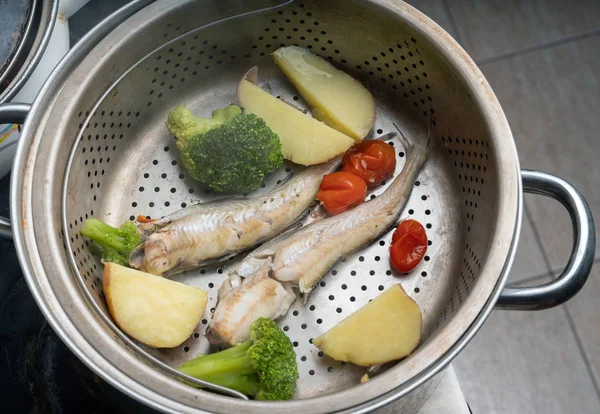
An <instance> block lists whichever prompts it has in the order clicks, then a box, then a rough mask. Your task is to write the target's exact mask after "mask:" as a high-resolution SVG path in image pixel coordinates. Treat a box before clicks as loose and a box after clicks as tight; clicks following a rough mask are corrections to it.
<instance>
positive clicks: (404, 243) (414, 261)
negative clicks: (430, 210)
mask: <svg viewBox="0 0 600 414" xmlns="http://www.w3.org/2000/svg"><path fill="white" fill-rule="evenodd" d="M426 251H427V233H425V229H424V228H423V226H422V225H421V223H419V222H418V221H416V220H404V221H402V222H401V223H400V224H399V225H398V227H397V228H396V231H394V235H393V236H392V245H391V246H390V264H391V265H392V268H393V269H394V270H395V271H396V272H399V273H408V272H410V271H411V270H413V269H414V268H415V267H417V265H418V264H419V262H421V259H423V256H425V252H426Z"/></svg>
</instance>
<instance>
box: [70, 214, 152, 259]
mask: <svg viewBox="0 0 600 414" xmlns="http://www.w3.org/2000/svg"><path fill="white" fill-rule="evenodd" d="M81 234H82V235H84V236H85V237H87V238H88V239H92V240H93V241H94V242H96V243H97V244H98V245H100V247H102V261H103V262H105V263H106V262H113V263H117V264H120V265H125V266H126V265H128V263H129V255H130V254H131V252H132V251H133V250H134V249H135V248H136V247H137V246H139V245H140V244H141V243H142V237H141V236H140V235H139V233H138V231H137V227H136V226H135V224H133V223H132V222H131V221H127V222H125V223H123V225H122V226H121V227H119V228H118V229H117V228H115V227H112V226H109V225H108V224H106V223H105V222H103V221H102V220H98V219H94V218H91V219H89V220H86V222H85V223H84V224H83V227H82V228H81Z"/></svg>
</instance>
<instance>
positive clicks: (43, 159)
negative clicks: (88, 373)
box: [0, 0, 595, 413]
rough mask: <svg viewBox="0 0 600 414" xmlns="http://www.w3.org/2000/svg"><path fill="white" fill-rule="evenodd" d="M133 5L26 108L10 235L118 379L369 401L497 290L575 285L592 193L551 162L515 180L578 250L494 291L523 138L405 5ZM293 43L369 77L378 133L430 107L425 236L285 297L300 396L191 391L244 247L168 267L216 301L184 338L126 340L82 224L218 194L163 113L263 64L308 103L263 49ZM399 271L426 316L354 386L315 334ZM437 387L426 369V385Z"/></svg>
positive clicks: (516, 224)
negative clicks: (550, 278) (195, 367)
mask: <svg viewBox="0 0 600 414" xmlns="http://www.w3.org/2000/svg"><path fill="white" fill-rule="evenodd" d="M145 3H148V2H147V1H145V2H144V1H138V2H134V3H132V4H131V5H129V6H127V7H126V8H124V9H122V10H120V11H119V12H117V13H115V14H114V15H113V16H111V17H110V18H109V19H107V20H106V21H105V22H103V23H102V24H101V25H100V26H99V27H97V28H96V29H94V30H93V31H92V32H91V33H90V34H89V35H88V36H87V37H86V38H85V39H84V40H83V41H82V42H81V43H80V44H79V45H78V46H77V47H76V48H75V49H74V50H73V51H71V52H70V54H69V55H68V57H67V58H66V59H65V60H64V61H63V62H62V63H61V65H60V66H59V67H58V68H57V70H56V71H55V73H54V75H53V76H52V77H51V79H50V80H49V81H48V83H47V84H46V85H45V87H44V89H43V90H42V92H41V93H40V96H38V98H37V100H36V102H35V104H34V106H33V108H32V109H31V110H30V112H29V116H28V117H27V120H26V122H25V129H24V131H23V136H22V140H21V142H20V144H19V150H18V154H17V160H16V163H15V168H14V172H13V178H12V194H11V196H12V209H11V213H12V225H13V232H14V237H15V242H16V245H17V247H18V251H19V256H20V259H21V263H22V266H23V268H24V273H25V274H26V277H27V280H28V283H29V286H30V288H31V290H32V292H33V294H34V296H35V297H36V300H37V302H38V304H39V305H40V307H41V308H42V310H43V311H44V313H45V316H46V317H47V318H48V320H49V321H50V322H51V324H52V326H53V327H54V329H55V330H56V331H57V332H58V334H59V335H60V336H61V337H62V339H63V340H64V341H65V342H66V343H67V344H68V345H69V346H70V348H71V349H72V350H73V351H74V352H75V353H76V354H77V355H78V356H79V357H80V358H81V359H82V360H83V361H84V362H85V363H87V364H88V365H89V366H90V367H91V368H93V369H94V370H95V371H96V372H97V373H99V374H100V375H101V376H102V377H103V378H105V379H106V380H108V381H109V382H111V383H112V384H113V385H115V386H117V387H119V388H120V389H122V390H124V391H125V392H127V393H128V394H130V395H132V396H134V397H135V398H137V399H139V400H141V401H143V402H145V403H147V404H148V405H151V406H153V407H155V408H158V409H160V410H164V411H170V412H186V413H187V412H190V413H191V412H219V413H226V412H242V413H255V412H256V413H258V412H264V411H265V410H272V411H274V412H283V411H284V410H285V411H286V412H289V413H324V412H334V411H352V412H366V411H369V410H371V409H374V408H376V407H379V406H382V405H384V404H386V403H388V402H390V401H392V400H394V399H396V398H399V397H402V396H406V394H407V393H409V392H410V391H412V390H414V389H415V388H417V387H418V386H420V385H422V384H424V383H426V381H427V380H430V379H431V378H433V377H434V375H435V374H436V373H437V372H439V371H440V370H441V369H442V368H443V367H444V366H445V365H446V364H447V363H448V362H449V361H450V360H451V359H452V358H453V357H454V356H455V355H456V354H457V353H458V352H459V351H460V350H461V349H462V347H463V346H464V345H465V344H466V343H467V342H468V340H469V339H470V338H471V337H472V336H473V335H474V334H475V332H476V331H477V329H478V328H479V327H480V326H481V324H482V323H483V321H484V320H485V318H486V317H487V315H488V314H489V312H490V311H491V309H492V307H493V306H494V305H495V304H497V303H498V304H499V305H500V306H502V307H505V308H512V309H534V308H535V309H541V308H546V307H550V306H555V305H557V304H560V303H562V302H564V301H566V300H568V299H569V298H570V297H571V296H573V295H574V294H575V293H576V292H577V291H578V290H579V289H580V288H581V286H582V285H583V283H584V282H585V279H586V278H587V274H588V273H589V270H590V267H591V262H592V260H593V251H594V244H595V240H594V231H593V222H592V219H591V214H590V212H589V209H588V208H587V205H586V204H585V201H584V200H583V199H582V198H581V196H580V195H579V193H578V192H577V191H576V190H575V189H573V188H572V187H571V186H569V185H568V184H567V183H565V182H564V181H562V180H560V179H558V178H556V177H552V176H549V175H546V174H542V173H535V172H527V173H525V172H524V173H523V179H524V180H525V187H526V190H530V191H535V192H538V193H543V194H546V195H549V196H552V197H555V198H557V199H560V200H561V201H562V202H563V203H564V204H565V206H566V207H567V210H568V211H569V213H570V214H571V216H572V217H573V222H574V231H575V248H574V250H573V255H572V258H571V260H570V262H569V263H568V265H567V267H566V270H565V272H564V274H563V275H562V276H561V278H559V280H557V281H555V282H553V283H551V284H549V285H546V286H542V287H535V288H525V289H507V290H505V291H504V292H502V295H500V293H501V290H502V287H503V284H504V281H505V278H506V275H507V272H508V270H509V269H510V265H511V262H512V257H513V254H514V250H515V247H516V239H517V238H518V234H519V230H520V219H521V203H522V185H521V172H520V169H519V164H518V157H517V153H516V148H515V144H514V141H513V138H512V135H511V132H510V129H509V126H508V123H507V121H506V119H505V116H504V114H503V112H502V110H501V108H500V106H499V104H498V102H497V100H496V97H495V96H494V94H493V92H492V91H491V89H490V87H489V85H488V84H487V82H486V80H485V79H484V77H483V75H482V74H481V72H480V71H479V70H478V69H477V67H476V66H475V64H474V63H473V62H472V60H471V59H470V58H469V57H468V56H467V55H466V53H465V52H464V51H463V50H462V49H461V48H460V47H459V46H458V45H457V44H456V42H455V41H454V40H453V39H452V38H451V37H450V36H449V35H448V34H446V33H445V32H444V31H443V30H442V29H441V28H440V27H439V26H437V25H436V24H435V23H433V22H432V21H431V20H429V19H428V18H427V17H425V16H424V15H422V14H421V13H419V12H418V11H417V10H415V9H413V8H412V7H410V6H408V5H406V4H404V3H401V2H399V1H385V0H376V1H359V0H350V1H344V2H339V1H324V0H321V1H316V0H304V1H288V2H285V3H282V2H279V3H278V2H276V1H269V0H258V1H248V2H241V1H234V0H227V1H193V0H179V1H178V0H166V1H159V2H156V3H153V4H151V5H149V6H147V7H145V8H143V9H142V6H145ZM140 9H141V10H140ZM138 10H140V11H138ZM293 44H296V45H299V46H302V47H306V48H309V49H311V50H312V51H313V52H314V53H317V54H319V55H321V56H323V57H324V58H326V59H328V60H329V61H331V62H332V63H333V64H334V65H336V66H338V67H340V68H341V69H343V70H345V71H347V72H348V73H350V74H352V75H353V76H355V77H356V78H358V79H360V80H361V81H362V82H363V83H364V84H365V85H366V86H367V87H368V88H369V89H370V90H371V91H372V93H373V94H374V96H375V97H376V100H377V120H376V123H375V127H374V129H373V132H372V136H373V137H378V136H381V135H383V134H385V133H388V132H392V131H394V130H395V127H394V125H397V126H398V127H399V128H400V129H401V130H402V131H404V133H405V134H406V135H407V136H408V137H409V138H410V139H412V140H419V139H423V138H424V137H425V135H426V132H427V127H428V124H429V120H430V117H431V116H432V115H433V119H434V124H433V125H434V127H433V134H434V135H433V136H434V141H435V143H434V145H433V147H434V148H433V151H432V154H431V156H430V158H429V160H428V161H427V163H426V165H425V167H424V168H423V169H422V171H421V173H420V175H419V177H418V181H416V182H415V183H414V187H413V190H412V194H411V196H410V199H409V201H408V203H407V205H406V208H405V210H404V212H403V213H402V217H412V218H415V219H417V220H419V221H420V222H421V223H423V224H425V225H426V227H427V232H428V236H429V244H430V245H429V247H428V251H427V256H426V257H425V259H424V261H423V262H422V263H421V264H420V265H419V267H418V268H417V269H416V270H415V271H413V272H412V273H410V274H408V275H400V276H398V275H393V274H391V272H390V271H389V263H388V254H389V253H388V248H389V242H390V239H391V233H389V234H386V235H384V236H383V237H382V238H381V239H380V240H377V241H376V242H375V243H373V244H372V245H371V246H369V247H366V248H364V249H362V250H360V251H359V252H357V253H356V254H353V255H351V256H349V257H347V258H346V259H345V260H344V261H343V262H341V263H340V264H338V265H337V266H336V267H335V268H333V269H332V270H331V271H330V273H329V274H328V275H327V276H326V277H325V278H324V279H323V280H322V282H321V283H320V286H319V287H318V288H317V289H316V290H315V291H314V292H313V293H312V294H311V295H310V297H309V298H308V301H307V303H306V304H302V303H301V302H300V301H297V302H296V303H295V304H294V305H293V306H292V308H291V309H290V310H289V312H288V314H287V315H286V316H285V317H283V318H281V319H280V320H279V324H280V326H282V327H283V329H284V330H285V331H286V332H287V334H288V335H289V337H290V339H291V340H292V341H293V344H294V346H295V350H296V353H297V357H298V367H299V371H300V379H299V382H298V390H297V394H296V397H295V399H294V400H292V401H287V402H276V403H266V402H256V401H248V400H245V399H239V398H234V397H236V396H238V395H237V394H236V393H233V392H229V393H228V392H227V390H221V392H223V393H225V394H229V395H223V394H219V393H214V392H210V391H208V390H198V389H195V388H192V387H188V386H186V385H184V384H183V383H182V382H181V381H180V380H179V379H178V378H177V376H176V371H175V370H174V369H173V368H172V367H177V366H178V365H180V364H181V363H182V362H184V361H185V360H187V359H189V358H191V357H193V356H195V355H197V354H200V353H203V352H207V351H209V345H208V342H207V341H206V339H205V338H204V335H203V334H204V331H205V328H206V326H207V324H208V321H209V320H210V317H211V313H210V310H211V308H214V306H215V303H216V296H217V291H218V288H219V287H220V285H221V283H222V281H223V280H224V279H225V278H226V277H227V272H228V270H229V269H230V268H231V267H232V266H233V265H235V263H237V261H238V260H240V259H241V257H243V255H240V256H241V257H236V258H233V259H232V260H228V261H226V262H224V263H221V264H219V265H215V266H209V267H205V268H203V269H200V270H196V271H190V272H187V273H184V274H182V275H179V276H176V277H175V279H176V280H179V281H182V282H185V283H187V284H190V285H194V286H198V287H201V288H202V289H205V290H207V291H208V293H209V305H208V306H207V311H206V313H205V315H204V317H203V318H204V319H203V320H202V322H201V324H200V325H199V326H198V328H197V329H196V332H195V333H194V335H193V336H192V337H191V338H189V340H187V341H186V342H185V343H184V344H182V345H181V346H180V347H178V348H175V349H170V350H167V349H162V350H156V349H151V348H148V347H146V346H143V345H141V344H139V343H136V342H135V341H133V340H131V339H130V338H129V337H127V336H126V335H125V334H123V333H122V332H121V331H120V330H119V328H117V327H116V325H115V324H114V323H113V322H112V319H111V318H110V315H109V313H108V310H107V307H106V305H105V301H104V295H103V292H102V283H101V273H102V265H101V264H100V262H99V259H98V255H97V254H96V253H97V252H95V251H94V246H93V245H92V243H90V242H89V241H87V240H85V239H84V238H83V237H82V236H81V235H80V234H79V232H80V229H81V225H82V223H83V222H84V221H85V220H86V219H88V218H90V217H97V218H100V219H102V220H105V221H107V222H109V223H110V224H113V225H118V224H120V223H121V222H123V221H125V220H133V219H134V217H136V216H138V215H140V214H141V215H148V216H152V217H159V216H163V215H166V214H168V213H171V212H173V211H175V210H177V209H180V208H181V207H185V206H186V205H190V204H192V203H197V202H204V201H208V200H212V199H214V198H215V196H214V195H213V194H209V193H208V192H206V191H204V190H203V189H202V188H201V187H200V186H199V185H198V184H197V183H196V182H194V181H193V180H192V179H191V178H190V177H189V175H188V174H187V172H186V171H185V170H184V169H183V168H182V166H181V160H180V157H179V154H178V151H177V150H176V149H175V142H174V139H173V138H172V137H171V136H170V135H169V133H168V132H167V130H166V128H165V127H164V120H165V119H166V115H167V113H168V111H169V110H170V109H172V108H173V107H174V106H176V105H178V104H187V105H188V106H189V107H190V108H191V109H192V110H193V111H194V112H195V113H197V114H200V115H203V116H207V115H208V114H209V113H210V111H211V110H212V109H213V108H215V107H218V106H223V105H227V104H229V103H231V102H235V101H236V97H235V90H236V85H237V82H238V81H239V80H240V79H241V77H242V76H243V74H244V73H245V72H246V70H247V69H249V68H250V67H252V66H255V65H256V66H258V67H259V69H260V72H259V73H260V74H261V76H262V77H265V78H266V79H267V81H268V83H269V85H270V87H271V91H272V93H273V94H274V95H278V96H281V97H283V98H285V99H286V100H289V101H292V102H294V103H295V104H297V105H299V106H301V107H306V106H305V104H304V102H303V101H302V99H301V98H299V96H298V95H297V92H296V91H295V89H294V88H293V86H292V85H291V84H290V83H289V82H288V81H287V80H286V79H285V77H284V76H283V75H282V74H281V72H280V71H279V70H278V69H277V68H276V66H275V65H274V63H273V60H272V57H271V56H270V53H271V52H272V51H274V50H275V49H277V48H278V47H280V46H283V45H293ZM28 109H29V108H27V107H26V106H18V105H12V106H10V105H9V106H4V107H2V108H0V119H7V118H10V119H12V120H13V121H14V120H15V118H19V117H20V118H23V117H24V114H25V113H26V112H27V110H28ZM392 143H393V144H394V146H395V147H396V149H397V160H398V168H397V169H396V173H398V172H399V171H400V170H401V167H402V166H403V164H404V160H405V158H406V157H405V154H404V152H403V151H404V149H403V147H402V145H401V143H400V141H397V140H393V141H392ZM297 170H298V167H297V166H293V165H291V164H290V165H285V166H284V167H283V168H281V169H280V170H278V171H277V172H275V173H274V174H272V176H271V177H269V179H268V180H267V182H266V183H265V186H264V188H261V189H259V190H257V192H256V193H257V194H258V193H265V192H269V191H271V190H272V189H273V188H274V187H276V186H277V184H278V183H279V182H280V180H283V179H284V178H285V177H287V176H288V175H289V174H293V173H294V171H297ZM389 181H390V180H388V182H389ZM384 190H385V186H383V187H382V188H379V189H377V190H376V191H375V192H374V193H373V194H372V195H371V197H376V196H377V195H378V194H380V193H381V192H382V191H384ZM5 234H8V231H5ZM395 283H401V284H402V285H403V287H404V288H405V290H406V291H407V292H408V293H409V294H410V296H411V297H412V298H414V299H415V300H416V301H417V303H418V304H419V306H420V308H421V310H422V312H423V317H424V321H423V322H424V323H423V339H422V342H421V345H420V346H419V348H418V349H417V350H416V351H415V352H414V353H413V354H412V355H411V356H410V357H408V358H406V359H404V360H403V361H400V362H398V363H397V364H395V365H394V364H391V366H389V367H384V369H382V371H381V373H379V374H378V375H377V376H375V377H374V378H373V379H372V380H370V381H369V382H367V383H366V384H362V385H359V379H360V377H361V376H362V375H363V374H364V372H365V370H364V368H359V367H356V366H353V365H351V364H341V363H339V362H336V361H334V360H332V359H330V358H328V357H326V356H323V354H322V353H320V352H319V350H318V349H317V348H316V347H315V346H313V345H312V344H311V340H312V338H314V337H316V336H318V335H319V334H321V333H323V332H325V331H326V330H328V329H329V328H331V327H332V326H333V325H334V324H336V323H337V322H339V321H340V320H342V319H343V318H345V317H346V316H348V315H350V314H351V313H352V312H354V311H356V310H357V309H359V308H360V307H361V306H363V305H364V304H366V303H367V302H368V301H369V300H370V299H372V298H374V297H376V296H377V295H378V294H379V293H380V292H381V291H382V290H384V289H386V288H387V287H389V286H391V285H393V284H395ZM498 298H499V301H498ZM432 384H435V380H434V381H432V382H430V383H429V385H430V387H429V388H431V386H432ZM427 393H428V387H422V388H420V392H418V393H412V394H410V395H409V396H408V397H405V398H404V399H403V401H405V404H404V406H405V408H406V409H407V410H416V409H418V408H419V406H420V404H421V403H422V402H423V401H424V400H425V398H426V395H427Z"/></svg>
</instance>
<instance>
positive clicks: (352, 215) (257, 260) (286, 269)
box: [208, 136, 430, 345]
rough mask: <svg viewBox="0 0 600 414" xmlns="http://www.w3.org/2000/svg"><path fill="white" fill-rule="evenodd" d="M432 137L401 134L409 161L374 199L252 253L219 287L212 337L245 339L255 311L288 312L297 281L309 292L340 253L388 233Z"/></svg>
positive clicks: (215, 340) (265, 314)
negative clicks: (252, 284) (251, 284)
mask: <svg viewBox="0 0 600 414" xmlns="http://www.w3.org/2000/svg"><path fill="white" fill-rule="evenodd" d="M429 138H430V137H429V136H428V138H427V142H426V143H409V142H408V141H407V140H406V139H405V138H404V137H403V141H404V145H405V152H406V154H407V159H406V163H405V165H404V167H403V169H402V171H401V172H400V174H399V175H398V176H397V177H396V178H395V179H394V181H393V182H392V183H391V185H390V186H389V188H388V189H387V190H386V191H385V192H384V193H383V194H381V195H380V196H379V197H377V198H376V199H373V200H370V201H368V202H366V203H363V204H361V205H359V206H358V207H356V208H354V209H352V210H348V211H346V212H344V213H341V214H339V215H336V216H333V217H329V218H326V219H323V220H320V221H315V222H313V223H311V224H309V225H308V226H306V227H304V228H302V229H300V230H298V231H296V232H291V231H290V232H287V233H284V234H282V235H280V236H278V237H276V238H275V239H272V240H271V241H269V242H267V243H265V244H264V245H263V246H261V247H259V248H258V249H257V250H255V251H253V252H252V253H250V254H249V255H248V256H247V257H246V258H245V259H244V260H243V261H242V262H241V263H240V264H239V265H238V266H236V268H235V269H234V270H233V271H232V272H231V273H230V275H229V279H227V280H226V281H225V282H224V286H229V287H228V288H225V289H222V292H220V295H219V300H218V303H217V307H216V309H215V312H214V314H213V318H212V320H211V322H210V325H209V327H208V332H209V336H208V337H209V340H211V342H213V343H228V344H230V345H234V344H236V343H238V342H241V341H245V340H246V339H248V335H249V326H250V324H251V323H252V320H253V319H252V318H254V315H259V316H262V317H269V318H273V319H275V318H277V317H279V316H281V315H284V314H285V313H286V312H287V309H288V308H289V306H290V305H291V303H292V301H290V300H289V298H288V297H287V296H286V295H284V294H283V293H281V292H289V289H290V288H291V287H298V288H299V290H300V292H302V293H304V294H308V293H309V292H310V291H311V290H312V289H313V288H314V286H315V285H316V284H317V283H318V282H319V281H320V280H321V278H322V277H323V276H325V274H326V273H327V272H328V271H329V270H330V269H331V268H332V267H333V266H334V265H335V264H336V263H337V262H338V261H339V260H340V259H342V258H343V257H344V256H346V255H348V254H350V253H352V252H354V251H356V250H358V249H360V248H361V247H363V246H365V245H367V244H369V243H370V242H372V241H373V240H375V239H377V238H378V237H380V236H381V235H382V234H383V233H385V232H386V231H387V230H388V229H389V228H390V226H392V225H393V224H394V223H395V222H396V220H397V219H398V216H399V215H400V213H401V212H402V209H403V208H404V205H405V204H406V202H407V200H408V197H409V195H410V192H411V190H412V188H413V183H414V181H415V179H416V177H417V174H418V173H419V171H420V169H421V166H422V165H423V164H424V162H425V160H426V159H427V155H428V149H429ZM243 278H247V279H250V280H251V281H254V280H260V281H262V282H263V283H266V282H265V281H266V280H269V286H270V289H262V290H261V291H257V290H256V289H247V288H246V287H245V285H244V282H245V280H244V281H242V279H243ZM234 285H235V286H234ZM288 303H289V304H288ZM286 305H287V308H285V309H283V308H284V307H285V306H286Z"/></svg>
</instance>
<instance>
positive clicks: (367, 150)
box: [342, 139, 396, 188]
mask: <svg viewBox="0 0 600 414" xmlns="http://www.w3.org/2000/svg"><path fill="white" fill-rule="evenodd" d="M342 163H343V164H344V171H348V172H351V173H352V174H356V175H358V176H359V177H361V178H362V179H363V180H365V182H366V183H367V186H368V187H369V188H375V187H377V186H378V185H379V184H381V182H382V181H383V180H385V179H386V178H388V177H389V176H391V175H392V174H393V173H394V169H395V168H396V152H395V151H394V147H392V146H391V145H390V144H386V143H385V142H383V141H381V140H377V139H376V140H372V141H363V142H361V143H359V144H356V145H354V146H353V147H352V148H350V149H349V150H348V151H346V153H345V154H344V158H343V160H342Z"/></svg>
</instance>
